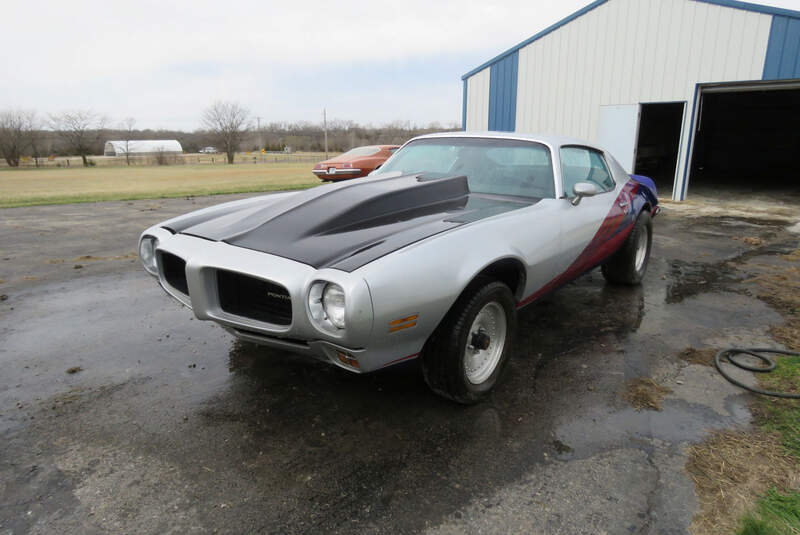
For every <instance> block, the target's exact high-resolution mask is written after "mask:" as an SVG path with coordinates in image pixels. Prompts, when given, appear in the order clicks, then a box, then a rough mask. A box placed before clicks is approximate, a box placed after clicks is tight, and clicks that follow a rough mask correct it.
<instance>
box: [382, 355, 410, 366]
mask: <svg viewBox="0 0 800 535" xmlns="http://www.w3.org/2000/svg"><path fill="white" fill-rule="evenodd" d="M418 356H419V353H414V354H413V355H409V356H407V357H402V358H399V359H395V360H393V361H391V362H387V363H386V364H384V365H383V366H382V367H383V368H385V367H386V366H391V365H392V364H397V363H398V362H403V361H404V360H410V359H413V358H414V357H418Z"/></svg>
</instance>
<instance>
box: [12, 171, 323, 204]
mask: <svg viewBox="0 0 800 535" xmlns="http://www.w3.org/2000/svg"><path fill="white" fill-rule="evenodd" d="M311 167H313V166H312V165H309V164H308V163H277V164H257V165H256V164H235V165H219V166H216V165H215V166H209V165H174V166H150V167H133V166H132V167H105V168H100V167H94V168H91V167H90V168H83V167H78V168H75V167H73V168H69V169H64V168H61V169H52V168H51V169H2V170H0V208H9V207H15V206H33V205H41V204H62V203H72V202H96V201H111V200H132V199H155V198H164V197H182V196H185V195H217V194H223V193H246V192H258V191H275V190H283V189H296V188H297V189H299V188H307V187H311V186H315V185H318V184H319V183H320V182H319V180H318V179H317V178H316V177H314V175H313V174H312V173H311Z"/></svg>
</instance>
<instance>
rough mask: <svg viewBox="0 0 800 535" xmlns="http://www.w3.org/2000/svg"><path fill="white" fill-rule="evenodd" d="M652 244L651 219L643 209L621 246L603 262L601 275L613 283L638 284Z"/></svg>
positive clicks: (645, 269)
mask: <svg viewBox="0 0 800 535" xmlns="http://www.w3.org/2000/svg"><path fill="white" fill-rule="evenodd" d="M652 245H653V220H652V218H651V217H650V214H649V213H648V212H645V211H643V212H642V213H641V214H639V218H638V219H637V220H636V223H635V224H634V227H633V229H632V230H631V233H630V234H629V235H628V237H627V238H626V239H625V242H624V243H623V244H622V247H620V248H619V250H618V251H617V252H616V253H614V254H613V255H611V258H609V259H608V260H606V262H605V264H603V266H602V268H601V269H602V271H603V276H604V277H605V278H606V280H607V281H608V282H611V283H614V284H628V285H632V284H639V283H640V282H642V278H644V273H645V271H647V262H648V260H650V249H651V247H652Z"/></svg>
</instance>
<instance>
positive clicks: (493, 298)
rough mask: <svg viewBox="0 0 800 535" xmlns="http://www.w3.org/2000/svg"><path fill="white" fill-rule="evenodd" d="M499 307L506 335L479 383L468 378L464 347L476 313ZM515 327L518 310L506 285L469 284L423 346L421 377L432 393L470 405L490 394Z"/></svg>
mask: <svg viewBox="0 0 800 535" xmlns="http://www.w3.org/2000/svg"><path fill="white" fill-rule="evenodd" d="M492 302H495V303H497V304H499V305H500V306H501V307H502V309H503V311H504V312H505V318H506V336H505V342H504V345H503V348H502V352H501V354H500V358H499V360H498V361H497V364H496V365H495V367H494V370H493V371H492V373H491V375H489V376H488V377H487V378H486V379H485V380H483V381H482V382H480V383H478V384H474V383H473V382H471V381H470V380H469V379H468V378H467V371H466V362H465V361H466V354H465V351H466V348H467V345H468V343H469V342H470V340H471V336H472V333H470V328H471V327H472V324H473V322H474V321H475V318H476V317H477V315H478V313H479V312H480V311H481V310H482V309H483V308H484V306H486V305H487V304H489V303H492ZM516 328H517V307H516V302H515V300H514V296H513V295H512V294H511V290H509V288H508V286H506V285H505V284H503V283H502V282H497V281H493V280H490V279H481V280H478V281H476V282H475V283H473V284H472V285H470V287H469V288H467V289H466V290H465V291H464V293H463V294H461V296H460V297H459V298H458V300H457V301H456V302H455V304H454V305H453V307H452V308H451V309H450V311H449V312H448V313H447V315H446V316H445V317H444V319H443V320H442V322H441V323H440V324H439V326H438V327H437V328H436V330H435V331H434V332H433V334H432V335H431V337H430V338H429V339H428V341H427V342H426V343H425V347H424V348H423V349H422V355H421V358H420V361H421V365H422V374H423V376H424V377H425V382H426V383H428V386H430V388H431V390H433V391H434V392H436V393H437V394H439V395H440V396H443V397H445V398H447V399H451V400H453V401H456V402H458V403H463V404H472V403H477V402H478V401H480V400H482V399H483V398H485V397H486V396H487V395H488V394H489V392H491V390H492V388H493V387H494V385H495V383H496V382H497V379H498V377H499V376H500V374H501V373H502V371H503V368H504V367H505V364H506V362H507V361H508V357H509V355H510V354H511V347H512V345H513V341H514V335H515V333H516Z"/></svg>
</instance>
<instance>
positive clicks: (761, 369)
mask: <svg viewBox="0 0 800 535" xmlns="http://www.w3.org/2000/svg"><path fill="white" fill-rule="evenodd" d="M762 353H772V354H776V355H789V356H792V357H800V353H798V352H796V351H785V350H783V349H772V348H769V347H749V348H742V347H730V348H728V349H723V350H722V351H720V352H719V353H717V356H716V357H714V364H715V365H716V367H717V371H719V373H720V374H722V376H723V377H724V378H725V379H727V380H728V381H730V382H731V383H733V384H735V385H736V386H739V387H741V388H744V389H745V390H749V391H750V392H755V393H756V394H763V395H765V396H773V397H776V398H785V399H800V394H789V393H787V392H772V391H769V390H761V389H760V388H755V387H753V386H748V385H746V384H744V383H742V382H741V381H737V380H736V379H734V378H733V377H731V376H730V375H728V374H727V373H726V372H725V371H724V370H723V369H722V360H723V359H725V360H726V361H727V362H729V363H731V364H733V365H734V366H736V367H737V368H741V369H743V370H748V371H751V372H758V373H766V372H771V371H772V370H774V369H775V361H773V360H772V359H771V358H769V357H768V356H766V355H762ZM734 355H750V356H752V357H755V358H757V359H759V360H760V361H761V362H763V363H764V364H766V366H750V365H749V364H745V363H744V362H739V361H738V360H736V359H735V358H733V357H734Z"/></svg>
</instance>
